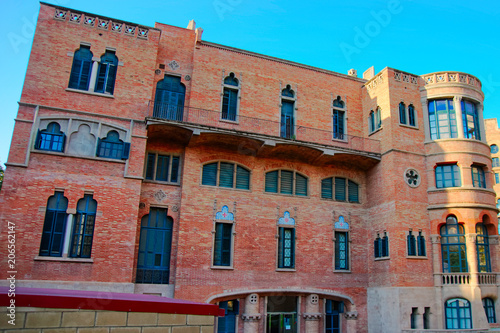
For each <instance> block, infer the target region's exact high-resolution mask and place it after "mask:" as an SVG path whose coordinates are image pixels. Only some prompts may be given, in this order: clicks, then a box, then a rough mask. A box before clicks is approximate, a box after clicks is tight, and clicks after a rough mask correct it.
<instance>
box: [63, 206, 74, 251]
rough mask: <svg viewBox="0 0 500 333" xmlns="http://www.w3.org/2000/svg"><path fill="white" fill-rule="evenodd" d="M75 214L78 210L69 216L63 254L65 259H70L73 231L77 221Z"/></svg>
mask: <svg viewBox="0 0 500 333" xmlns="http://www.w3.org/2000/svg"><path fill="white" fill-rule="evenodd" d="M75 214H76V209H75V212H74V213H72V214H68V218H67V220H66V230H65V231H64V243H63V253H62V256H63V258H67V257H68V253H69V247H70V244H71V232H72V231H73V221H74V219H75Z"/></svg>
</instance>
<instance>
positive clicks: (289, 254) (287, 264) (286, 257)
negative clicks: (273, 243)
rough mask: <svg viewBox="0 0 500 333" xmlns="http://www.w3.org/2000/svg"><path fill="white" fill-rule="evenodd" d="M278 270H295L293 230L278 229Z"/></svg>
mask: <svg viewBox="0 0 500 333" xmlns="http://www.w3.org/2000/svg"><path fill="white" fill-rule="evenodd" d="M278 231H279V235H278V268H295V229H294V228H285V227H279V228H278Z"/></svg>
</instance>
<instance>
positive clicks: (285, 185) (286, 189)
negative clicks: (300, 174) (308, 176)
mask: <svg viewBox="0 0 500 333" xmlns="http://www.w3.org/2000/svg"><path fill="white" fill-rule="evenodd" d="M280 183H281V188H280V193H283V194H293V171H286V170H281V182H280Z"/></svg>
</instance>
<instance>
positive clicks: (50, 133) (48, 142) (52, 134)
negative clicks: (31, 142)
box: [35, 122, 66, 152]
mask: <svg viewBox="0 0 500 333" xmlns="http://www.w3.org/2000/svg"><path fill="white" fill-rule="evenodd" d="M65 142H66V135H65V134H64V133H63V132H61V126H60V125H59V123H56V122H51V123H50V124H48V125H47V129H43V130H38V134H37V137H36V140H35V149H40V150H48V151H58V152H62V151H64V144H65Z"/></svg>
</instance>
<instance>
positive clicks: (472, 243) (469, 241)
mask: <svg viewBox="0 0 500 333" xmlns="http://www.w3.org/2000/svg"><path fill="white" fill-rule="evenodd" d="M476 236H477V234H468V235H467V236H466V237H465V244H466V246H467V264H468V265H469V273H470V286H471V287H475V286H477V285H478V284H479V283H478V282H479V281H478V276H477V273H478V268H477V248H476Z"/></svg>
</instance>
